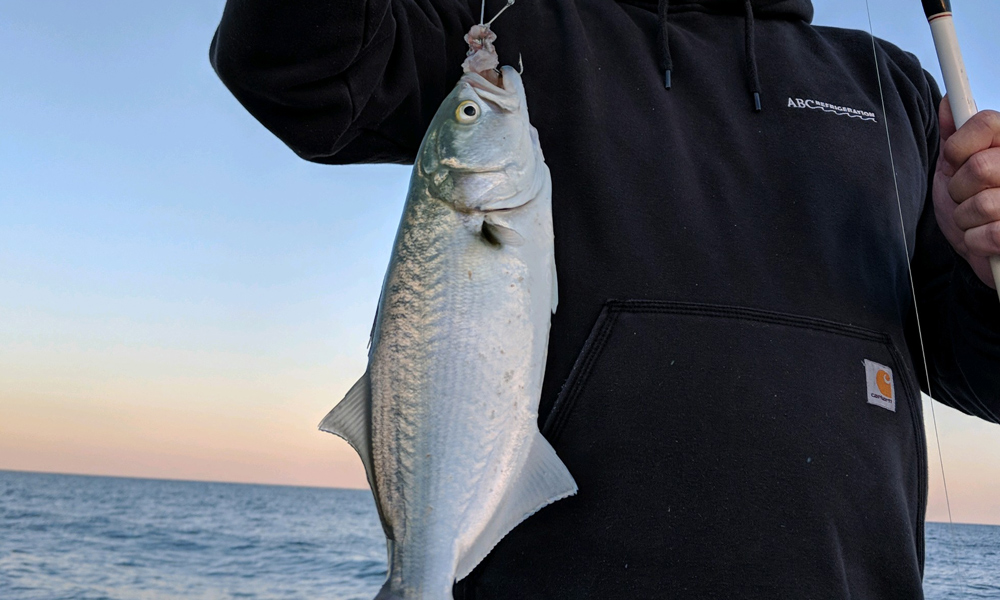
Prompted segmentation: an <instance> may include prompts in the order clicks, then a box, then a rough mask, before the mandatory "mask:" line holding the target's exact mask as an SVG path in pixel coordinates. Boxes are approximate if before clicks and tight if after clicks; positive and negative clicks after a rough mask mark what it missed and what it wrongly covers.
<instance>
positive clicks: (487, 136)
mask: <svg viewBox="0 0 1000 600" xmlns="http://www.w3.org/2000/svg"><path fill="white" fill-rule="evenodd" d="M494 78H495V77H494ZM551 198H552V192H551V180H550V177H549V170H548V167H547V166H546V165H545V161H544V159H543V157H542V150H541V148H540V147H539V143H538V134H537V132H536V131H535V129H534V127H532V126H531V124H530V122H529V120H528V107H527V103H526V100H525V94H524V86H523V85H522V82H521V77H520V74H519V73H518V72H517V71H516V70H515V69H513V68H511V67H504V68H503V69H502V70H501V71H500V77H499V85H497V84H494V83H491V82H490V81H488V80H487V79H486V78H484V77H483V76H481V75H479V74H478V73H475V72H469V73H466V74H465V75H464V76H463V77H462V78H461V80H459V82H458V84H457V85H456V86H455V88H454V90H453V91H452V92H451V94H449V95H448V97H447V98H446V99H445V100H444V102H443V103H442V104H441V107H440V108H439V109H438V111H437V114H436V115H435V116H434V119H433V120H432V122H431V124H430V127H429V129H428V131H427V133H426V135H425V136H424V139H423V142H422V144H421V146H420V150H419V152H418V156H417V160H416V163H415V165H414V167H413V173H412V177H411V180H410V188H409V193H408V195H407V198H406V206H405V208H404V211H403V216H402V220H401V222H400V225H399V229H398V231H397V233H396V240H395V243H394V246H393V252H392V258H391V260H390V263H389V267H388V271H387V273H386V276H385V280H384V283H383V287H382V296H381V298H380V300H379V307H378V313H377V317H376V320H375V326H374V330H373V332H372V339H371V348H370V351H369V358H368V370H367V371H366V372H365V374H364V375H362V377H361V379H359V380H358V382H357V383H356V384H354V386H353V387H352V388H351V390H350V391H349V392H348V393H347V396H346V397H345V398H344V399H343V400H342V401H341V402H340V403H339V404H337V406H336V407H334V409H333V410H332V411H330V413H329V414H328V415H327V416H326V418H324V419H323V421H322V423H321V424H320V429H322V430H324V431H328V432H330V433H334V434H336V435H338V436H341V437H343V438H344V439H346V440H347V441H348V442H350V444H351V445H352V446H353V447H354V449H355V450H357V451H358V454H360V455H361V460H362V462H363V463H364V465H365V469H366V471H367V474H368V482H369V484H370V485H371V489H372V492H373V494H374V495H375V503H376V505H377V507H378V511H379V516H380V517H381V520H382V526H383V528H384V530H385V536H386V538H387V545H388V555H389V573H388V577H387V579H386V582H385V584H384V585H383V587H382V589H381V591H380V592H379V594H378V596H377V597H376V598H377V599H378V600H390V599H394V600H418V599H420V600H445V599H450V598H452V586H453V584H454V582H455V580H456V579H461V578H463V577H465V576H466V575H468V574H469V572H470V571H472V569H473V568H474V567H475V566H476V565H477V564H479V562H480V561H481V560H482V559H483V558H484V557H485V556H486V555H487V554H488V553H489V552H490V550H491V549H492V548H493V547H494V546H495V545H496V544H497V542H498V541H499V540H500V539H501V538H502V537H503V536H505V535H506V534H507V533H508V532H509V531H510V530H511V529H513V528H514V527H515V526H516V525H517V524H518V523H520V522H521V521H523V520H524V519H525V518H527V517H528V516H530V515H531V514H533V513H535V512H536V511H538V510H539V509H540V508H542V507H544V506H546V505H547V504H550V503H552V502H555V501H556V500H559V499H561V498H565V497H567V496H570V495H572V494H574V493H576V490H577V486H576V482H575V481H574V480H573V477H572V476H571V475H570V473H569V471H568V470H567V469H566V466H565V465H564V464H563V463H562V461H561V460H560V459H559V457H558V456H556V453H555V451H554V450H553V449H552V446H550V445H549V443H548V441H546V440H545V438H543V437H542V435H541V433H540V432H539V431H538V425H537V417H538V401H539V396H540V394H541V389H542V376H543V373H544V368H545V356H546V350H547V345H548V337H549V322H550V319H551V315H552V313H553V312H554V311H555V309H556V304H557V297H558V295H557V289H556V287H557V286H556V270H555V259H554V255H553V233H552V202H551Z"/></svg>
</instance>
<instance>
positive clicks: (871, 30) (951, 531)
mask: <svg viewBox="0 0 1000 600" xmlns="http://www.w3.org/2000/svg"><path fill="white" fill-rule="evenodd" d="M865 10H866V11H867V12H868V35H869V37H871V39H872V56H873V57H874V59H875V76H876V77H877V79H878V95H879V99H880V100H881V102H882V120H883V121H884V122H885V141H886V144H887V145H888V147H889V167H890V168H891V169H892V185H893V187H894V188H895V190H896V208H897V209H898V210H899V227H900V232H901V233H902V236H903V257H904V258H905V259H906V273H907V275H908V277H909V279H910V295H911V296H913V315H914V317H915V319H916V321H917V339H918V340H919V342H920V359H921V361H922V362H923V365H924V376H925V377H926V379H927V395H928V396H930V397H931V402H930V406H931V421H932V422H933V424H934V445H935V446H937V454H938V463H939V464H940V465H941V482H942V484H943V485H944V502H945V506H946V507H947V508H948V538H949V542H950V543H951V549H952V555H953V556H952V559H953V561H954V560H955V559H956V558H957V557H956V556H955V548H956V545H955V534H954V529H955V522H954V520H953V519H952V517H951V498H950V496H949V494H948V479H947V478H946V477H945V474H944V455H943V454H942V452H941V436H940V434H938V424H937V414H935V412H934V398H933V395H932V394H931V372H930V370H929V369H928V368H927V351H926V349H925V346H924V332H923V327H921V325H920V308H919V307H918V306H917V288H916V285H915V284H914V283H913V268H912V266H911V265H910V248H909V246H908V245H907V243H906V222H905V220H904V219H903V202H902V200H901V199H900V195H899V181H898V179H897V177H896V160H895V157H894V156H893V153H892V137H891V136H890V135H889V116H888V114H887V113H886V110H885V92H884V91H883V89H882V74H881V73H880V72H879V69H878V50H877V48H876V46H875V30H874V27H872V10H871V5H870V2H869V0H865ZM955 571H957V572H958V574H959V577H961V579H962V594H963V595H964V594H965V586H966V583H965V575H964V573H962V571H961V569H958V568H956V569H955Z"/></svg>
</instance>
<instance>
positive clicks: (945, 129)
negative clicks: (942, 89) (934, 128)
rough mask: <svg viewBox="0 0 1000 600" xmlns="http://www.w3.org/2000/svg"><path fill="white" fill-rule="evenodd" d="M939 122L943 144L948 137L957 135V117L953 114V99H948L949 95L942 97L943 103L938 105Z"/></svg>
mask: <svg viewBox="0 0 1000 600" xmlns="http://www.w3.org/2000/svg"><path fill="white" fill-rule="evenodd" d="M938 124H939V125H940V129H941V142H942V144H943V143H944V142H946V141H948V138H950V137H951V136H953V135H955V117H954V116H952V114H951V100H948V96H945V97H944V98H941V104H940V105H938Z"/></svg>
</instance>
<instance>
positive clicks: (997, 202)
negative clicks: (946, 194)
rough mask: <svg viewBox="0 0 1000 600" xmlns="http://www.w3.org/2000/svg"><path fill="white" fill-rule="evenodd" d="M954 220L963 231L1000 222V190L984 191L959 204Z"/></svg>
mask: <svg viewBox="0 0 1000 600" xmlns="http://www.w3.org/2000/svg"><path fill="white" fill-rule="evenodd" d="M954 218H955V224H956V225H958V227H959V229H961V230H962V231H965V230H967V229H972V228H973V227H979V226H980V225H986V224H988V223H993V222H995V221H997V222H1000V189H998V188H990V189H988V190H983V191H981V192H979V193H978V194H976V195H975V196H973V197H971V198H969V199H968V200H966V201H965V202H963V203H961V204H959V205H958V206H957V207H955V212H954Z"/></svg>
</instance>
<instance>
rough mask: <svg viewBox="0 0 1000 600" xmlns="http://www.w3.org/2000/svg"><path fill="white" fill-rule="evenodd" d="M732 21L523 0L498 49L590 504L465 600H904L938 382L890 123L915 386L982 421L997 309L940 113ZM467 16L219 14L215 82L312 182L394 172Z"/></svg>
mask: <svg viewBox="0 0 1000 600" xmlns="http://www.w3.org/2000/svg"><path fill="white" fill-rule="evenodd" d="M503 3H504V2H503V0H489V1H488V2H487V8H486V12H487V13H488V14H487V17H489V15H492V14H494V13H496V11H497V10H499V8H500V7H501V6H502V5H503ZM751 4H752V11H751V10H748V9H747V7H746V4H745V3H744V2H742V1H733V0H700V1H691V0H686V1H681V0H675V1H673V2H670V3H669V10H668V11H667V12H666V14H661V15H658V14H657V6H656V5H655V4H654V3H650V2H646V1H644V0H630V1H629V2H613V1H612V0H576V1H573V0H523V1H520V2H518V3H517V4H516V5H515V7H514V8H512V9H511V10H509V11H507V12H506V13H505V14H504V16H503V17H501V19H500V20H498V21H497V23H496V25H495V26H494V30H495V31H496V32H497V34H498V36H499V39H498V41H497V42H496V43H497V48H498V50H499V52H500V58H501V63H502V64H517V60H518V55H521V56H522V57H523V61H524V69H525V71H524V76H523V79H524V83H525V87H526V89H527V97H528V102H529V108H530V111H531V117H532V122H533V124H534V125H535V127H536V128H537V129H538V132H539V137H540V140H541V144H542V148H543V150H544V152H545V155H546V160H547V162H548V164H549V167H550V168H551V172H552V183H553V198H552V200H553V212H554V219H555V234H556V259H557V264H558V273H559V291H560V304H559V311H558V313H557V314H556V315H555V316H554V318H553V322H552V332H551V343H550V351H549V360H548V365H547V371H546V383H545V386H544V390H543V394H542V400H541V409H540V415H539V422H540V425H541V426H542V428H543V432H544V434H545V435H546V436H547V437H548V438H549V440H550V441H551V442H552V444H553V446H554V447H555V449H556V451H557V452H558V453H559V455H560V457H562V459H563V461H564V462H565V463H566V466H567V467H569V470H570V472H571V473H572V474H573V475H574V477H575V478H576V480H577V482H578V483H579V486H580V492H579V494H578V495H577V496H575V497H573V498H570V499H567V500H563V501H560V502H557V503H555V504H553V505H551V506H549V507H547V508H545V509H543V510H542V511H541V512H539V513H538V514H536V515H535V516H533V517H531V518H530V519H528V520H527V521H525V522H524V523H522V524H521V525H519V526H518V527H517V528H516V529H515V530H514V531H513V532H512V533H511V534H509V535H508V536H507V537H506V538H505V539H504V540H503V541H501V543H500V544H499V545H498V546H497V547H496V548H495V549H494V551H493V552H492V553H491V554H490V556H488V557H487V558H486V560H484V561H483V563H482V564H481V565H480V566H479V567H478V568H477V569H476V570H475V571H474V572H473V574H472V575H470V576H469V577H468V578H467V579H466V580H465V581H463V582H460V583H459V584H458V585H457V586H456V597H459V598H466V599H472V598H475V599H477V600H485V599H510V598H530V599H535V598H538V599H541V598H573V599H576V598H601V599H609V598H629V599H634V598H670V599H687V598H690V599H704V598H726V599H732V598H761V599H764V598H768V599H771V598H795V599H805V598H815V599H820V598H824V599H825V598H830V599H834V598H836V599H846V598H851V599H853V600H865V599H871V600H875V599H879V600H885V599H887V598H900V599H904V598H905V599H913V598H920V597H922V592H921V572H922V566H923V549H924V544H923V519H924V509H925V501H926V493H927V467H926V464H925V458H926V450H925V442H924V434H923V431H924V430H923V424H922V415H921V402H920V395H919V390H920V389H921V387H922V388H923V389H924V390H926V389H927V381H926V379H927V378H926V377H925V376H924V374H923V368H922V366H921V360H920V350H919V345H918V343H917V338H916V329H915V320H914V310H913V300H912V295H911V291H910V283H909V278H908V270H907V264H906V262H907V257H906V254H905V252H904V242H903V240H902V239H901V228H900V216H899V209H898V208H897V201H896V190H895V187H894V184H893V176H892V171H891V169H890V153H889V151H888V147H887V139H886V123H888V129H889V132H890V136H891V142H892V157H893V159H894V160H895V167H896V175H897V177H896V179H897V181H898V186H899V204H900V205H901V207H902V213H903V214H902V217H903V222H904V226H905V231H906V247H908V248H909V249H910V253H911V255H912V260H913V274H914V279H915V285H916V297H917V299H918V301H919V308H920V314H921V323H922V325H923V335H924V338H925V341H926V346H927V351H928V361H929V371H930V388H931V390H932V392H933V394H934V395H935V397H936V398H938V399H939V400H940V401H942V402H945V403H946V404H948V405H950V406H953V407H956V408H958V409H959V410H962V411H964V412H967V413H970V414H975V415H978V416H980V417H982V418H984V419H987V420H990V421H994V422H997V421H998V415H1000V306H998V303H997V300H996V296H995V294H994V293H993V292H992V291H991V290H989V289H988V288H987V287H986V286H984V285H983V284H982V283H981V282H979V281H978V279H976V277H975V276H974V275H973V274H972V271H971V269H969V267H968V265H967V264H965V262H964V261H963V260H961V259H960V258H958V256H957V255H956V254H955V253H954V251H953V250H952V249H951V248H950V246H949V245H948V244H947V242H946V241H945V240H944V238H943V236H942V235H941V233H940V230H939V229H938V226H937V223H936V221H935V218H934V214H933V209H932V206H931V202H930V200H929V180H930V177H931V175H932V173H933V166H934V162H935V160H936V155H937V152H938V123H937V118H936V110H937V106H938V102H939V100H940V95H939V92H938V90H937V88H936V86H935V84H934V82H933V81H932V80H931V78H930V77H929V76H928V75H927V74H926V73H924V72H923V71H922V69H921V68H920V65H919V64H918V62H917V60H916V59H915V58H914V57H913V56H912V55H910V54H907V53H904V52H902V51H900V50H899V49H898V48H896V47H894V46H892V45H891V44H888V43H886V42H883V41H876V43H875V46H876V48H875V49H874V52H873V44H872V40H871V38H870V36H869V35H868V34H867V33H863V32H859V31H848V30H841V29H833V28H827V27H816V26H813V25H811V24H810V20H811V18H812V6H811V5H810V3H809V2H808V0H753V2H752V3H751ZM914 10H917V7H916V6H915V7H914ZM751 13H752V16H751ZM478 19H479V4H478V0H474V1H473V2H465V1H464V0H336V1H329V0H298V1H296V2H273V1H271V0H229V2H228V4H227V6H226V10H225V14H224V16H223V18H222V22H221V24H220V26H219V30H218V33H217V35H216V38H215V40H214V42H213V45H212V63H213V65H214V66H215V68H216V69H217V71H218V73H219V75H220V77H221V78H222V79H223V81H224V82H225V83H226V85H227V86H229V88H230V89H231V90H232V92H233V94H235V95H236V97H237V98H238V99H239V100H240V101H241V102H242V103H243V104H244V105H245V106H246V107H247V109H248V110H250V112H251V113H253V114H254V115H255V116H256V117H257V118H258V119H259V120H260V121H261V122H262V123H263V124H264V125H265V126H266V127H268V128H269V129H270V130H271V131H273V132H274V133H275V134H276V135H278V136H279V137H280V138H281V139H282V140H284V141H285V142H286V143H287V144H288V145H289V146H291V148H292V149H293V150H295V151H296V152H297V153H298V154H299V155H300V156H302V157H304V158H306V159H309V160H313V161H317V162H323V163H337V164H339V163H354V162H400V163H409V162H412V161H413V158H414V155H415V153H416V150H417V147H418V146H419V144H420V140H421V138H422V136H423V133H424V130H425V128H426V127H427V125H428V123H429V121H430V119H431V117H432V115H433V114H434V112H435V110H436V109H437V106H438V104H439V102H440V101H441V100H442V99H443V98H444V96H445V95H446V94H447V93H448V92H449V91H450V88H451V87H452V86H453V85H454V83H455V81H456V80H457V79H458V77H459V76H460V74H461V69H460V64H461V62H462V60H463V58H464V56H465V51H466V46H465V43H464V42H463V40H462V36H463V34H464V33H465V32H466V31H467V30H468V29H469V27H470V26H471V25H472V24H473V23H474V22H478ZM664 29H665V32H666V35H664V33H663V32H664ZM665 50H669V52H665ZM875 55H877V62H878V74H879V75H881V83H882V87H883V90H884V94H885V111H884V112H883V109H882V104H881V100H880V94H879V82H878V79H877V77H878V75H877V74H876V69H875ZM668 67H669V68H670V70H671V84H672V86H671V89H669V90H668V89H665V85H664V84H665V73H664V70H665V69H666V68H668ZM755 91H759V92H760V94H759V98H760V104H761V110H760V111H757V110H756V106H755V101H754V96H753V93H754V92H755Z"/></svg>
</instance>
